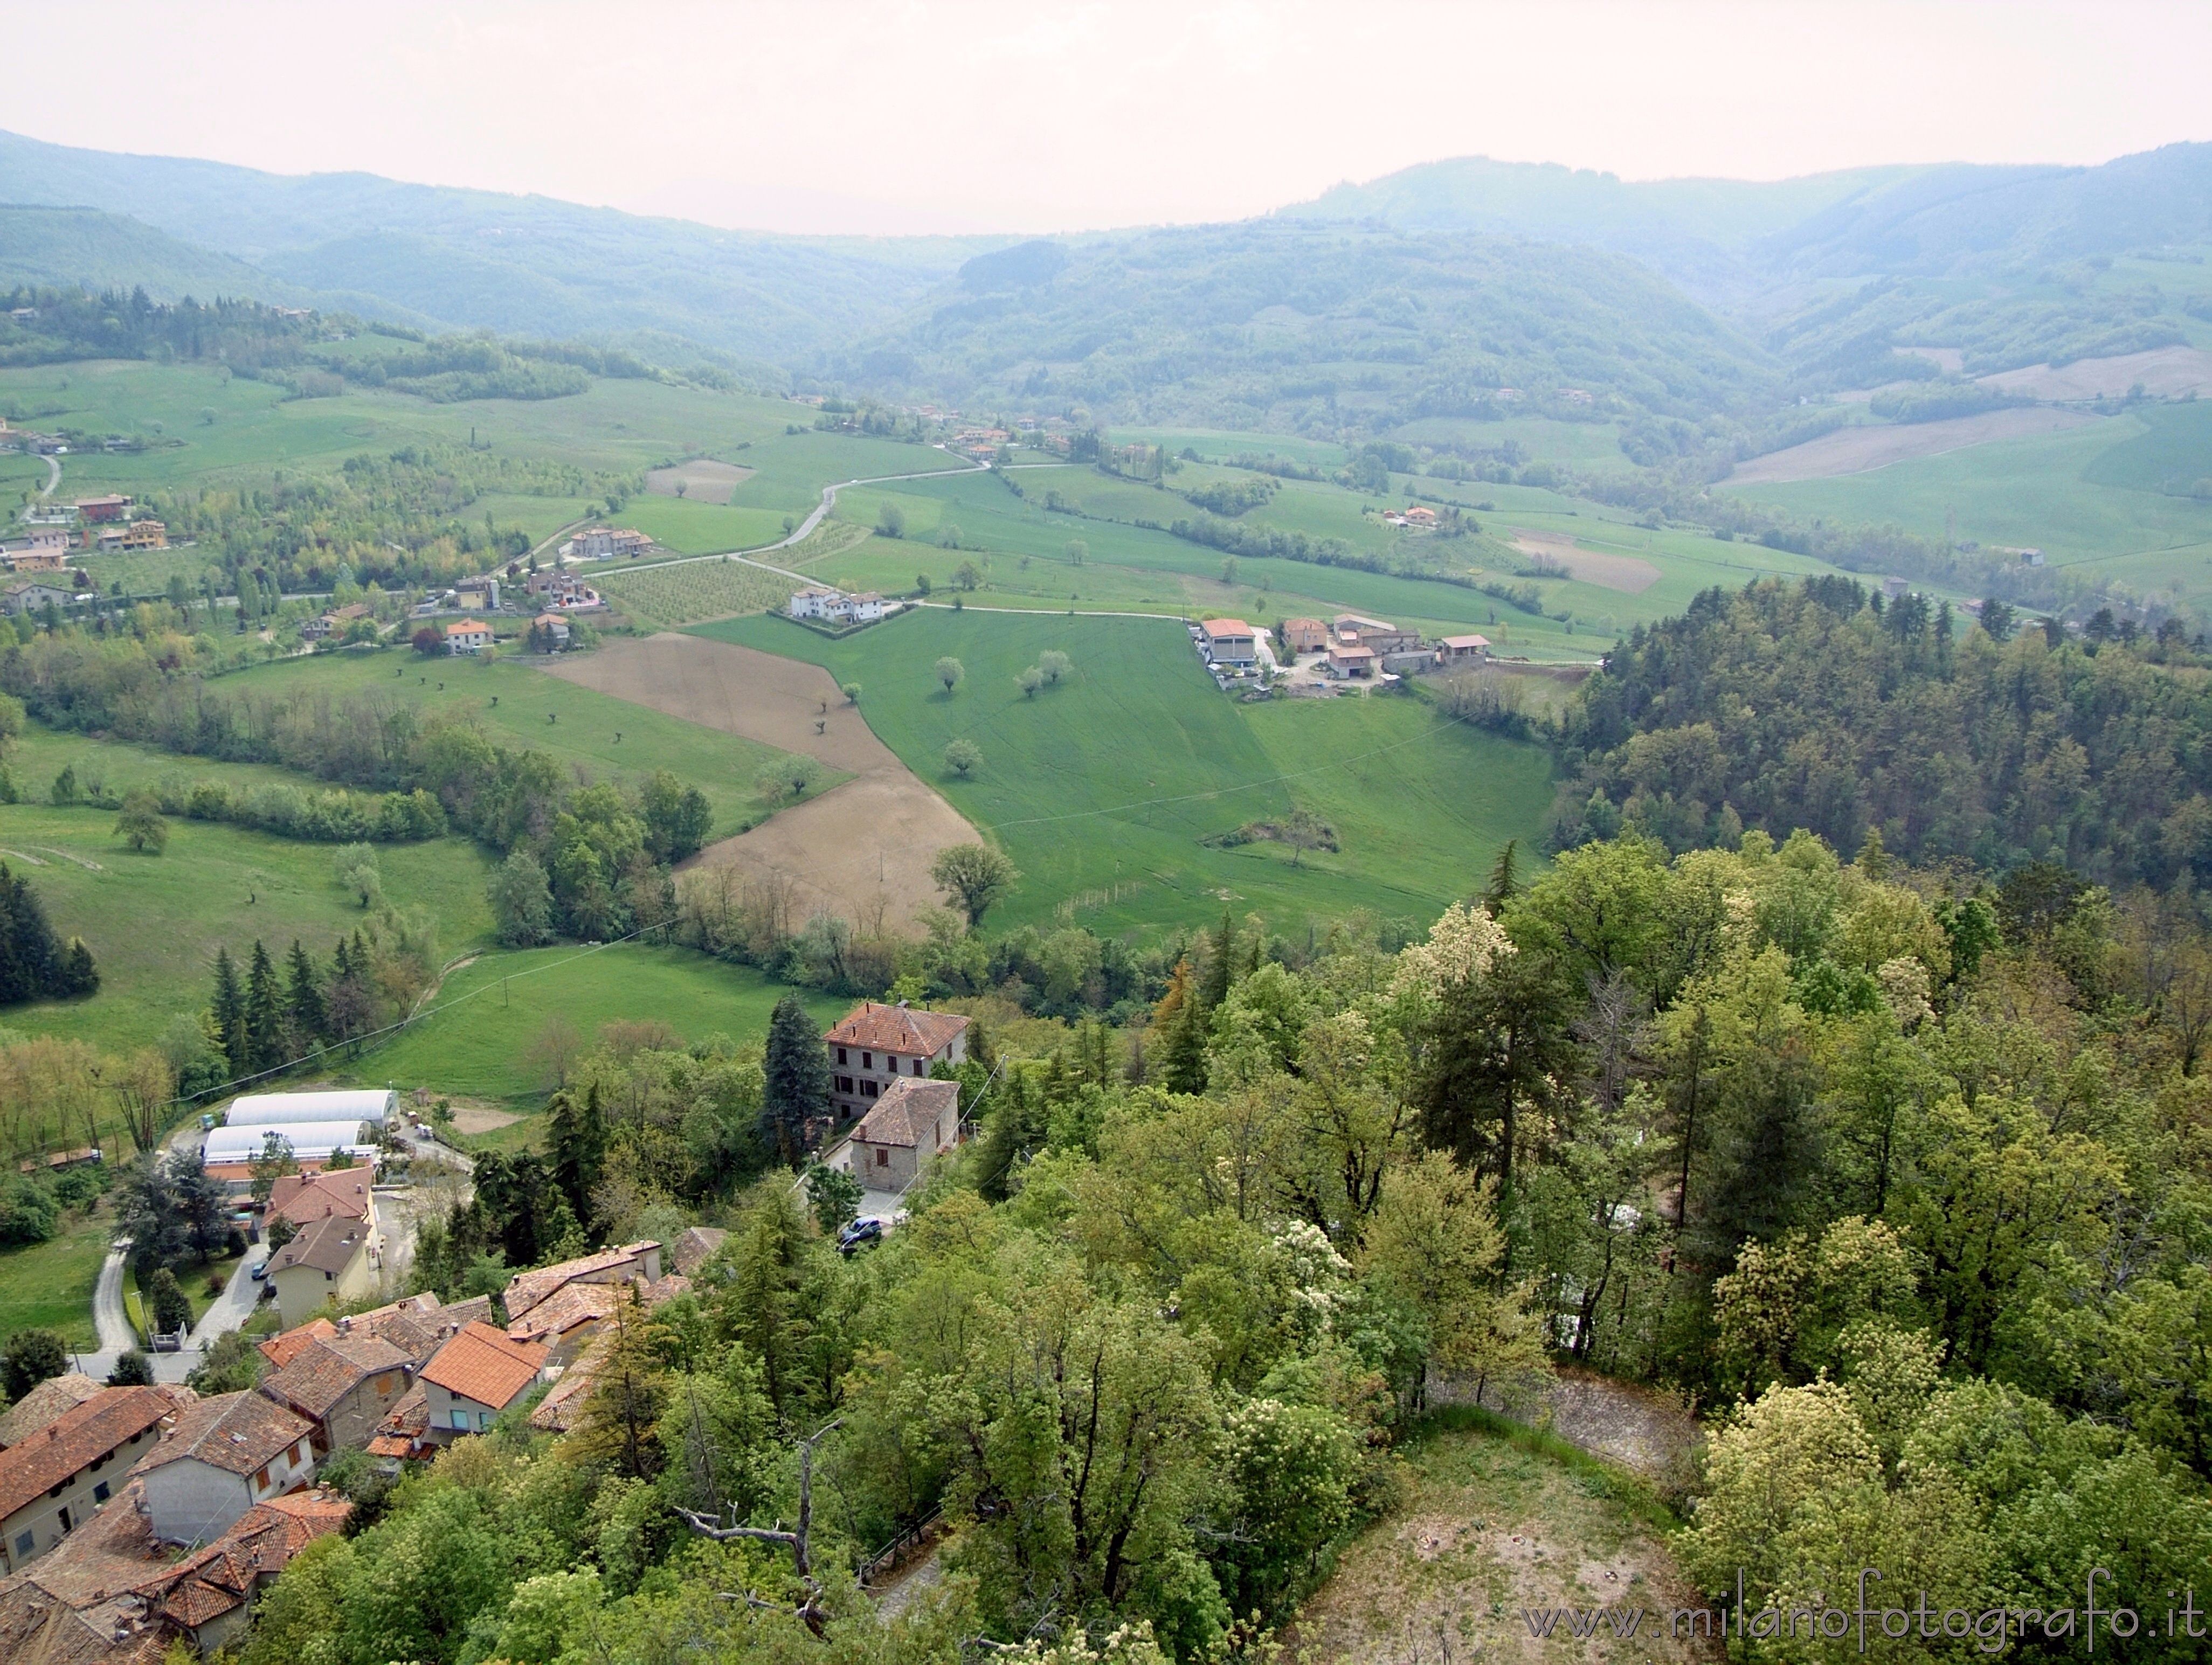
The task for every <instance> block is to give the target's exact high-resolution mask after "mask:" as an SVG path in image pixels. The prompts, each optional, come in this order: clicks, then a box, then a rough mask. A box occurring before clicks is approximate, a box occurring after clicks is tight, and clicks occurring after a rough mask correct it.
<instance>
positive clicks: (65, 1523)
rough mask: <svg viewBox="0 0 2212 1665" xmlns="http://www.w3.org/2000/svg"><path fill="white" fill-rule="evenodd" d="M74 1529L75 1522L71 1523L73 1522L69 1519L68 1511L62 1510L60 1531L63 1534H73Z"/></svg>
mask: <svg viewBox="0 0 2212 1665" xmlns="http://www.w3.org/2000/svg"><path fill="white" fill-rule="evenodd" d="M62 1530H63V1531H64V1532H74V1531H75V1530H76V1522H75V1521H73V1520H71V1519H70V1511H68V1510H66V1509H64V1510H63V1511H62Z"/></svg>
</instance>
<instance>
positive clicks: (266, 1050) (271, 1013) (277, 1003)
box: [246, 938, 285, 1075]
mask: <svg viewBox="0 0 2212 1665" xmlns="http://www.w3.org/2000/svg"><path fill="white" fill-rule="evenodd" d="M246 1058H247V1063H246V1069H248V1071H249V1072H250V1073H252V1074H254V1075H258V1074H260V1073H261V1072H262V1071H263V1070H264V1069H275V1068H276V1066H277V1065H278V1064H281V1063H283V1062H284V1061H285V1060H284V996H283V990H282V989H280V988H279V987H278V985H277V982H276V966H274V965H272V964H271V963H270V959H269V950H268V949H267V948H264V947H263V946H262V945H261V942H260V941H259V939H258V938H257V939H255V941H254V944H253V959H252V961H251V963H250V964H249V965H248V966H247V967H246Z"/></svg>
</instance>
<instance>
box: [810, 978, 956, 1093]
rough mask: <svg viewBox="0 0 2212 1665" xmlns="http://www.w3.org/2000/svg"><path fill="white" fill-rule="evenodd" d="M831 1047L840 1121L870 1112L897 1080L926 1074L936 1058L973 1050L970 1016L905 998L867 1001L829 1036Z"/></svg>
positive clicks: (946, 1059)
mask: <svg viewBox="0 0 2212 1665" xmlns="http://www.w3.org/2000/svg"><path fill="white" fill-rule="evenodd" d="M823 1043H824V1044H826V1045H827V1046H828V1047H829V1099H830V1103H831V1104H832V1105H835V1106H836V1120H837V1121H838V1122H840V1123H843V1122H848V1121H850V1120H852V1119H853V1118H854V1117H856V1116H865V1115H866V1114H867V1113H868V1111H870V1110H871V1109H872V1108H873V1107H874V1105H875V1103H876V1100H877V1099H879V1098H880V1097H882V1096H883V1093H884V1088H885V1087H889V1086H890V1083H891V1082H892V1081H894V1080H899V1079H905V1080H909V1081H915V1080H923V1079H926V1078H927V1076H928V1075H929V1069H930V1066H931V1065H932V1064H938V1063H945V1064H957V1063H961V1062H962V1061H963V1060H964V1059H965V1058H966V1057H967V1056H968V1020H967V1019H966V1018H965V1017H963V1016H962V1015H961V1014H959V1013H957V1012H924V1011H921V1010H918V1009H916V1008H913V1007H910V1006H908V1005H907V1004H906V1002H903V1001H902V1002H899V1003H898V1004H897V1005H896V1006H881V1005H878V1004H877V1003H876V1002H874V1001H869V1002H866V1003H865V1004H864V1005H863V1006H862V1007H861V1008H860V1010H859V1011H857V1012H854V1013H853V1014H850V1015H849V1016H848V1017H847V1018H846V1019H845V1020H844V1021H843V1022H842V1023H839V1024H837V1025H836V1026H835V1027H833V1028H832V1029H831V1030H830V1031H829V1033H828V1034H826V1035H824V1036H823Z"/></svg>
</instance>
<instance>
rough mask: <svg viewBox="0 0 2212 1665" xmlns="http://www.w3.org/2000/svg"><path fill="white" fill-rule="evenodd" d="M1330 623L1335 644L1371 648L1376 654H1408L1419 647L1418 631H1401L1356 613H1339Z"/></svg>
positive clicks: (1378, 620) (1391, 625)
mask: <svg viewBox="0 0 2212 1665" xmlns="http://www.w3.org/2000/svg"><path fill="white" fill-rule="evenodd" d="M1332 622H1333V624H1334V630H1335V640H1336V641H1337V642H1340V643H1345V644H1347V645H1353V646H1358V647H1366V648H1372V649H1374V650H1375V651H1376V652H1377V653H1409V652H1411V651H1413V650H1414V649H1415V648H1418V647H1419V646H1420V645H1421V633H1420V632H1419V631H1418V630H1404V629H1401V628H1400V627H1398V626H1396V625H1394V624H1389V623H1387V622H1385V621H1383V620H1381V619H1370V618H1365V617H1364V616H1362V615H1359V614H1358V613H1340V614H1338V615H1336V617H1335V619H1334V621H1332Z"/></svg>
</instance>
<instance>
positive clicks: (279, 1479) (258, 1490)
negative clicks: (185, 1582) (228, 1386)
mask: <svg viewBox="0 0 2212 1665" xmlns="http://www.w3.org/2000/svg"><path fill="white" fill-rule="evenodd" d="M314 1432H315V1430H314V1425H313V1423H311V1422H309V1421H308V1420H307V1418H305V1417H303V1416H295V1415H294V1414H293V1413H292V1412H290V1411H289V1410H287V1409H286V1408H284V1407H283V1406H282V1405H279V1404H277V1403H276V1402H275V1401H274V1400H271V1399H267V1398H264V1397H263V1396H261V1395H260V1394H258V1393H222V1394H217V1395H216V1396H214V1397H212V1398H210V1399H202V1400H199V1401H197V1402H195V1403H193V1404H191V1405H187V1406H185V1408H184V1409H183V1410H181V1411H179V1412H178V1413H177V1416H176V1420H175V1422H174V1424H173V1426H171V1427H170V1429H169V1431H168V1432H167V1433H166V1434H164V1435H163V1436H162V1437H161V1444H158V1445H156V1446H155V1448H154V1449H153V1450H151V1451H149V1452H148V1453H147V1454H146V1455H145V1456H143V1457H141V1458H140V1459H139V1460H138V1466H137V1468H135V1469H133V1470H132V1471H131V1472H132V1474H135V1475H136V1476H137V1479H139V1480H141V1481H143V1483H144V1486H145V1490H146V1513H147V1518H148V1519H149V1520H150V1521H151V1522H152V1523H153V1528H154V1535H155V1536H156V1537H158V1538H160V1539H161V1541H163V1542H165V1543H176V1544H196V1543H205V1542H206V1541H208V1540H210V1538H215V1537H219V1536H220V1535H222V1534H223V1533H225V1532H227V1531H228V1530H229V1529H230V1528H231V1527H232V1526H233V1525H234V1523H236V1522H237V1521H238V1520H239V1519H240V1517H242V1516H244V1515H245V1513H246V1511H248V1510H249V1509H252V1507H253V1506H254V1505H256V1504H261V1503H266V1502H268V1501H269V1500H270V1498H281V1497H283V1495H284V1494H285V1493H286V1492H295V1491H297V1490H299V1489H300V1488H301V1486H305V1485H306V1484H307V1481H308V1480H309V1479H311V1478H312V1477H313V1474H314V1472H315V1450H314Z"/></svg>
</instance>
